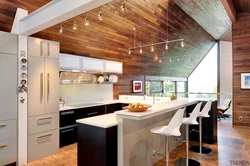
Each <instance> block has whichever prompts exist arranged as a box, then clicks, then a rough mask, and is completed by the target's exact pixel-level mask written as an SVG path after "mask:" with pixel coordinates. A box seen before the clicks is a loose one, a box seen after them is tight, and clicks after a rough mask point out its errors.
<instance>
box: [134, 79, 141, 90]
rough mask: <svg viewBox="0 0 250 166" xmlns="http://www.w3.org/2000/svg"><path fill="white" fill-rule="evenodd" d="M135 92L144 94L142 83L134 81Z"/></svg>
mask: <svg viewBox="0 0 250 166" xmlns="http://www.w3.org/2000/svg"><path fill="white" fill-rule="evenodd" d="M133 92H142V81H133Z"/></svg>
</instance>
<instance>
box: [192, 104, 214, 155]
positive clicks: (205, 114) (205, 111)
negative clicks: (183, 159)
mask: <svg viewBox="0 0 250 166" xmlns="http://www.w3.org/2000/svg"><path fill="white" fill-rule="evenodd" d="M211 105H212V100H209V101H208V102H207V103H206V105H205V106H204V108H203V109H202V111H201V112H200V113H199V136H200V146H191V147H190V148H189V149H190V150H191V151H193V152H196V153H203V154H209V153H211V152H212V149H210V148H207V147H203V146H202V119H203V118H209V117H210V116H209V114H208V113H209V111H210V110H211Z"/></svg>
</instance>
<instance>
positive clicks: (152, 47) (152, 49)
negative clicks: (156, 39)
mask: <svg viewBox="0 0 250 166" xmlns="http://www.w3.org/2000/svg"><path fill="white" fill-rule="evenodd" d="M151 52H154V45H153V44H152V45H151Z"/></svg>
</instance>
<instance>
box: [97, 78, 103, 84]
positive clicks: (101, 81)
mask: <svg viewBox="0 0 250 166" xmlns="http://www.w3.org/2000/svg"><path fill="white" fill-rule="evenodd" d="M98 82H99V83H100V84H101V83H103V82H104V77H103V76H99V77H98Z"/></svg>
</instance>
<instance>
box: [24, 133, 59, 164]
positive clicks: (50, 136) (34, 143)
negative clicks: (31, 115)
mask: <svg viewBox="0 0 250 166" xmlns="http://www.w3.org/2000/svg"><path fill="white" fill-rule="evenodd" d="M58 152H59V130H58V129H56V130H52V131H47V132H43V133H38V134H34V135H30V136H28V162H32V161H35V160H38V159H41V158H44V157H47V156H51V155H53V154H56V153H58Z"/></svg>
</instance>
